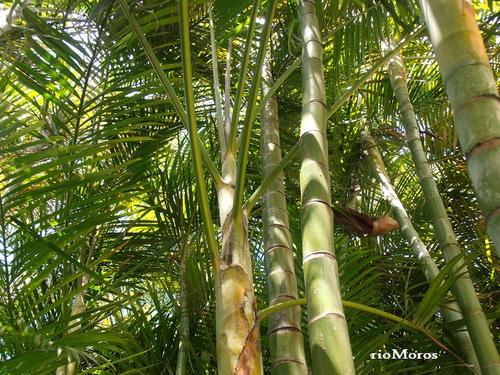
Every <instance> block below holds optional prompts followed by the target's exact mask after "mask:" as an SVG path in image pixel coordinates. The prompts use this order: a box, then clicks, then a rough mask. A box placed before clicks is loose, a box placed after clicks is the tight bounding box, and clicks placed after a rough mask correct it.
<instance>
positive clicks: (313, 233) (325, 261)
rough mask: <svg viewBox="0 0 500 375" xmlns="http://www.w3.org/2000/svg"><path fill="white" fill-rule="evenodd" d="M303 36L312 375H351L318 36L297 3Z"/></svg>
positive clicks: (307, 9)
mask: <svg viewBox="0 0 500 375" xmlns="http://www.w3.org/2000/svg"><path fill="white" fill-rule="evenodd" d="M299 19H300V30H301V34H302V95H303V98H302V117H301V124H300V142H301V168H300V191H301V200H302V215H301V220H302V252H303V270H304V282H305V288H306V298H307V314H308V320H309V330H308V331H309V344H310V349H311V354H312V355H311V357H312V358H311V359H312V369H313V373H314V374H315V375H323V374H324V375H334V374H342V375H349V374H354V373H355V370H354V363H353V358H352V351H351V345H350V342H349V334H348V330H347V322H346V318H345V315H344V309H343V307H342V300H341V295H340V285H339V275H338V267H337V259H336V258H335V252H334V248H333V212H332V208H331V194H330V173H329V168H328V144H327V138H326V119H327V117H326V116H327V109H326V98H325V82H324V77H323V60H322V54H323V49H322V46H321V34H320V29H319V25H318V19H317V17H316V7H315V5H314V3H313V2H312V1H306V0H301V1H300V2H299Z"/></svg>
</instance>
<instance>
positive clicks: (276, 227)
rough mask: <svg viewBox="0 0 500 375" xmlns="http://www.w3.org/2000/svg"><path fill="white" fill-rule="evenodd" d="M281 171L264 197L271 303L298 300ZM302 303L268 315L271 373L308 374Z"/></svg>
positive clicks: (271, 107)
mask: <svg viewBox="0 0 500 375" xmlns="http://www.w3.org/2000/svg"><path fill="white" fill-rule="evenodd" d="M262 78H263V83H262V90H261V92H262V96H263V97H265V96H266V95H267V93H268V92H269V89H270V86H268V85H272V83H273V77H272V73H271V64H270V62H269V54H268V55H267V57H266V60H264V64H263V66H262ZM260 122H261V155H262V166H263V177H264V178H265V177H267V176H268V175H269V174H270V172H271V171H272V170H273V168H275V167H276V166H277V165H278V164H279V163H280V162H281V160H282V159H281V146H280V134H279V122H278V102H277V100H276V97H275V96H271V97H269V99H268V100H266V102H265V104H264V106H263V108H262V111H261V115H260ZM283 179H284V177H283V173H280V174H279V175H278V176H277V177H275V178H274V180H273V182H272V183H271V185H270V186H269V187H268V189H267V191H266V193H265V194H264V196H263V197H262V219H263V231H264V254H265V260H266V274H267V289H268V296H269V305H270V306H273V305H276V304H277V303H280V302H284V301H290V300H296V299H297V298H298V292H297V279H296V277H295V267H294V260H293V250H292V237H291V233H290V227H289V223H288V211H287V206H286V198H285V183H284V180H283ZM300 315H301V310H300V306H294V307H291V308H288V309H284V310H281V311H280V312H277V313H275V314H272V315H271V316H270V317H269V331H268V335H269V342H270V350H271V366H272V367H271V373H272V374H273V375H307V364H306V360H305V353H304V339H303V336H302V328H301V319H300Z"/></svg>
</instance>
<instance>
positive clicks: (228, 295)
mask: <svg viewBox="0 0 500 375" xmlns="http://www.w3.org/2000/svg"><path fill="white" fill-rule="evenodd" d="M179 13H180V26H181V27H180V31H181V33H180V34H181V47H182V49H181V51H182V63H183V76H184V92H185V99H186V107H187V109H188V110H187V120H188V125H189V127H188V128H189V135H190V138H191V150H192V156H193V162H194V166H195V172H196V183H197V186H198V193H199V198H200V206H201V208H202V216H203V222H204V225H205V234H206V235H207V240H208V242H209V244H210V242H211V241H215V235H214V232H213V227H212V221H211V214H210V212H209V210H208V205H207V204H208V203H207V195H206V194H207V191H206V189H205V182H204V180H203V174H202V170H201V155H200V148H199V147H198V144H197V143H195V142H194V141H193V140H194V137H195V136H196V135H197V126H196V113H195V107H194V103H195V98H194V92H193V81H192V71H191V69H192V68H191V50H190V42H189V22H188V2H187V1H186V0H182V1H181V2H180V12H179ZM219 125H220V124H219ZM236 174H237V169H236V161H235V158H234V154H233V152H232V150H231V148H228V149H227V150H226V153H225V156H224V159H223V161H222V176H221V181H220V183H219V184H218V189H217V192H218V199H219V212H220V219H221V226H222V259H220V257H219V254H218V252H217V250H216V247H217V245H216V244H212V245H211V246H210V247H211V248H215V253H214V251H213V250H212V254H213V258H214V259H213V260H214V262H213V263H214V274H215V298H216V311H215V313H216V337H217V366H218V370H219V371H218V372H219V374H221V375H226V374H228V375H229V374H238V375H239V374H242V375H243V374H245V375H254V374H255V375H260V374H262V355H261V349H260V342H259V325H258V322H257V319H256V315H257V311H256V304H255V295H254V289H253V278H252V261H251V255H250V249H249V246H248V231H247V224H246V217H245V214H244V212H243V213H242V214H241V215H239V217H238V219H235V215H233V214H232V213H231V212H232V210H233V209H234V206H233V202H234V196H235V189H234V184H235V180H236Z"/></svg>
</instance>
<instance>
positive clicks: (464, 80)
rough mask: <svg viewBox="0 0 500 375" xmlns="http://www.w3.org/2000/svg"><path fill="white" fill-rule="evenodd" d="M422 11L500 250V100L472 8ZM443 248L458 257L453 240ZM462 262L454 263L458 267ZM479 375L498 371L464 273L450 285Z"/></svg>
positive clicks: (499, 363) (453, 4)
mask: <svg viewBox="0 0 500 375" xmlns="http://www.w3.org/2000/svg"><path fill="white" fill-rule="evenodd" d="M420 3H421V8H422V13H423V16H424V18H425V21H426V23H427V28H428V31H429V37H430V39H431V42H432V46H433V48H434V51H435V53H436V59H437V61H438V64H439V68H440V70H441V75H442V76H443V80H444V84H445V88H446V92H447V94H448V96H449V98H450V102H451V106H452V109H453V112H454V115H455V127H456V130H457V134H458V137H459V140H460V144H461V147H462V150H463V152H464V154H465V155H466V156H467V165H468V169H469V175H470V177H471V180H472V183H473V184H474V188H475V190H476V195H477V198H478V202H479V206H480V207H481V209H482V211H483V213H484V216H485V218H486V225H487V230H488V233H489V234H490V236H491V237H492V239H493V242H494V243H495V247H496V250H497V254H500V100H499V96H498V91H497V88H496V82H495V78H494V76H493V71H492V70H491V66H490V64H489V62H488V56H487V54H486V50H485V48H484V43H483V39H482V37H481V33H480V31H479V28H478V26H477V23H476V20H475V16H474V9H473V7H472V5H471V4H470V3H469V2H468V1H464V0H452V1H450V0H446V1H445V0H421V1H420ZM447 243H449V245H447V246H444V247H442V250H443V254H444V257H445V259H446V260H447V261H449V260H451V259H452V258H454V257H456V256H458V255H459V254H460V249H459V248H458V246H456V245H455V244H454V242H453V241H447ZM459 266H460V264H457V267H459ZM454 293H455V297H456V298H457V300H458V303H459V305H460V307H461V308H462V312H463V314H464V317H465V321H466V324H467V328H468V329H469V334H470V335H471V338H472V343H473V344H474V348H475V350H476V354H477V357H478V360H479V363H480V365H481V371H482V372H483V374H500V360H499V357H498V352H497V349H496V347H495V344H494V342H493V339H492V337H491V333H490V330H489V326H488V322H487V321H486V318H485V317H484V313H483V312H482V309H481V305H480V304H479V301H478V299H477V296H476V294H475V292H474V286H473V284H472V281H471V280H470V279H469V278H468V276H467V275H464V277H462V278H460V279H459V280H457V282H456V283H455V286H454Z"/></svg>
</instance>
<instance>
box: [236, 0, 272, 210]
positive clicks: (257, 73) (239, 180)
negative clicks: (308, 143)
mask: <svg viewBox="0 0 500 375" xmlns="http://www.w3.org/2000/svg"><path fill="white" fill-rule="evenodd" d="M277 3H278V1H277V0H272V1H270V2H269V5H268V9H267V13H266V17H265V22H266V23H265V25H264V27H263V28H262V34H261V38H260V40H259V49H258V52H257V60H256V62H255V68H254V72H253V80H252V84H251V86H250V92H249V93H248V105H247V110H246V113H245V121H244V124H243V129H242V130H241V144H240V145H239V148H238V173H237V177H236V187H235V196H234V205H233V215H234V217H235V218H236V219H237V220H238V219H239V218H240V216H241V213H242V210H243V195H244V193H245V178H246V171H247V164H248V155H249V150H250V141H251V138H252V137H251V134H252V128H253V124H254V122H255V118H256V117H257V94H258V93H259V89H260V81H261V78H262V75H261V69H262V64H263V63H264V58H265V56H266V50H267V45H268V41H269V37H270V35H271V29H272V23H273V19H274V13H275V11H276V5H277ZM236 113H237V112H233V116H236Z"/></svg>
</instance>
